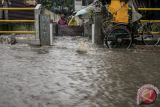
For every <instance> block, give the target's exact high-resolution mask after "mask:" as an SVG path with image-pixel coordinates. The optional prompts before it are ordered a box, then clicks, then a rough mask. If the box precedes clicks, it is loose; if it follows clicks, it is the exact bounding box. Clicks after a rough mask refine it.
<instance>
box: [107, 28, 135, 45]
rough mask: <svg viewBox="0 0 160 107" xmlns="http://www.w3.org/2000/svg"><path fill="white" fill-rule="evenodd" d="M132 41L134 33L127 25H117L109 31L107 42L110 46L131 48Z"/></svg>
mask: <svg viewBox="0 0 160 107" xmlns="http://www.w3.org/2000/svg"><path fill="white" fill-rule="evenodd" d="M132 41H133V40H132V35H131V33H130V31H129V30H128V28H127V27H126V26H116V27H113V28H112V30H111V31H110V32H109V34H108V36H107V37H106V39H105V44H106V46H108V48H129V47H130V46H131V45H132Z"/></svg>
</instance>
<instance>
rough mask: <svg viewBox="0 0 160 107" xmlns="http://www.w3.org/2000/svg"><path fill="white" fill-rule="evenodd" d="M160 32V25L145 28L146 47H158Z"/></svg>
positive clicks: (143, 36)
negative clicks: (159, 32) (159, 33)
mask: <svg viewBox="0 0 160 107" xmlns="http://www.w3.org/2000/svg"><path fill="white" fill-rule="evenodd" d="M159 30H160V25H158V24H152V25H149V26H144V29H143V35H142V41H143V43H144V44H145V45H158V43H159V39H160V37H159V35H157V32H158V31H159Z"/></svg>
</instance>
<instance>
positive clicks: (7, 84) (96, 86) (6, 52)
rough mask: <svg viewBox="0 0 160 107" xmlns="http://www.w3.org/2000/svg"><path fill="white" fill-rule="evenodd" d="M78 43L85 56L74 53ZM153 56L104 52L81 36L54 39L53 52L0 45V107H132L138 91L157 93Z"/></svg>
mask: <svg viewBox="0 0 160 107" xmlns="http://www.w3.org/2000/svg"><path fill="white" fill-rule="evenodd" d="M82 41H84V43H85V45H87V53H85V54H79V53H77V49H78V47H79V46H78V44H79V43H80V42H82ZM159 52H160V51H159V50H154V51H153V50H145V49H143V50H141V49H131V50H108V49H106V48H103V47H99V46H95V45H92V44H91V43H90V41H88V40H87V38H81V37H57V38H56V40H55V41H54V46H53V47H47V46H45V47H33V46H29V45H24V44H17V45H14V46H11V45H3V44H2V45H0V107H136V92H137V90H138V88H139V87H140V86H142V85H143V84H148V83H150V84H154V85H155V86H158V88H160V87H159V84H160V82H159V79H160V73H159V71H160V67H159V63H160V54H159ZM158 105H160V101H159V102H156V103H155V104H154V105H151V106H152V107H158Z"/></svg>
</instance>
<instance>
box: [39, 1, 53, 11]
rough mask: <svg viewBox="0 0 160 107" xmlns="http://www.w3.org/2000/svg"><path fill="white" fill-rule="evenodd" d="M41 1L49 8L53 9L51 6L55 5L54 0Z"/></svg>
mask: <svg viewBox="0 0 160 107" xmlns="http://www.w3.org/2000/svg"><path fill="white" fill-rule="evenodd" d="M41 3H42V5H43V6H44V7H45V8H47V9H51V7H52V5H53V1H52V0H41Z"/></svg>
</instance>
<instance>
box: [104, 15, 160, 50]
mask: <svg viewBox="0 0 160 107" xmlns="http://www.w3.org/2000/svg"><path fill="white" fill-rule="evenodd" d="M111 19H112V16H109V17H108V18H107V19H106V20H105V21H104V22H103V24H102V31H103V33H104V35H105V38H104V45H105V46H107V47H108V48H130V47H131V46H132V43H133V42H134V41H135V39H136V38H139V37H140V38H141V41H142V42H143V43H144V44H145V45H158V44H159V42H160V37H158V36H157V35H155V33H156V32H157V31H160V29H158V28H160V25H159V24H157V23H152V22H147V23H142V22H141V21H140V20H138V21H136V22H134V23H131V22H129V23H128V24H126V23H115V22H112V20H111Z"/></svg>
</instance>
